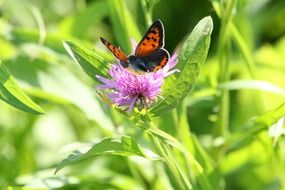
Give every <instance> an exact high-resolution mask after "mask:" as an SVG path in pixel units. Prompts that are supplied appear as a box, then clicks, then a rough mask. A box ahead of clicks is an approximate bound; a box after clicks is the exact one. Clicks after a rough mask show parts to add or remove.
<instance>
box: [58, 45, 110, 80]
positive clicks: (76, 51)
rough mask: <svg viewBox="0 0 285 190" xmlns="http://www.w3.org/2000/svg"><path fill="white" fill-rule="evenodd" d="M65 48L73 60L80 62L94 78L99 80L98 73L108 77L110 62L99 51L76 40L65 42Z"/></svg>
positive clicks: (85, 70)
mask: <svg viewBox="0 0 285 190" xmlns="http://www.w3.org/2000/svg"><path fill="white" fill-rule="evenodd" d="M63 45H64V48H65V49H66V51H67V52H68V54H69V55H70V56H71V57H72V58H73V60H74V61H75V62H76V63H78V64H79V65H80V66H81V67H82V69H83V70H84V72H85V73H86V74H88V75H89V76H90V77H91V78H92V79H94V80H95V81H98V79H97V78H96V75H100V76H103V77H108V74H107V69H108V62H107V60H105V59H104V57H102V56H101V55H100V54H99V53H97V52H95V51H90V50H88V49H87V48H85V47H83V46H80V45H79V44H77V43H75V42H70V41H66V42H63Z"/></svg>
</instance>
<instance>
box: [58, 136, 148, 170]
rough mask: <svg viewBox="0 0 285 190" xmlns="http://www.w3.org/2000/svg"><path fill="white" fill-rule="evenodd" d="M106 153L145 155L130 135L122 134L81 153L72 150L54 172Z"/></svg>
mask: <svg viewBox="0 0 285 190" xmlns="http://www.w3.org/2000/svg"><path fill="white" fill-rule="evenodd" d="M106 154H110V155H119V156H131V155H137V156H142V157H145V155H144V154H143V152H142V150H141V149H140V147H139V145H138V144H137V143H136V142H135V141H134V140H133V139H132V138H131V137H128V136H122V137H121V138H117V139H115V138H107V139H104V140H102V141H101V142H99V143H97V144H95V145H93V146H92V148H90V150H88V151H87V152H86V153H81V152H80V151H78V150H76V151H73V153H72V154H70V155H69V156H68V157H67V158H66V159H64V160H63V161H62V162H61V163H60V164H59V165H58V166H57V168H56V170H55V173H57V172H58V171H59V170H61V169H62V168H64V167H65V166H68V165H70V164H74V163H76V162H79V161H81V160H84V159H87V158H92V157H94V156H98V155H106Z"/></svg>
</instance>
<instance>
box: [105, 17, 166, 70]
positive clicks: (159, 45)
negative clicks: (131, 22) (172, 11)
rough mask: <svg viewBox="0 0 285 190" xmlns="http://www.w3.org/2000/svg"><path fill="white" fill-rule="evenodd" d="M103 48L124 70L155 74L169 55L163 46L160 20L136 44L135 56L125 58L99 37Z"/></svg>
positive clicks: (120, 51)
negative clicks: (103, 45)
mask: <svg viewBox="0 0 285 190" xmlns="http://www.w3.org/2000/svg"><path fill="white" fill-rule="evenodd" d="M100 40H101V41H102V43H103V44H105V46H107V48H108V49H109V50H110V51H111V52H112V53H113V54H114V56H115V57H116V58H117V59H119V60H120V64H121V65H122V66H123V67H124V68H129V69H132V70H134V71H138V72H156V71H157V70H159V69H161V68H163V67H164V66H165V65H166V63H167V62H168V60H169V53H168V51H167V50H165V49H164V48H163V46H164V29H163V24H162V23H161V21H160V20H156V21H155V22H154V23H153V24H152V25H151V26H150V27H149V29H148V30H147V32H146V34H145V35H144V37H143V38H142V40H141V41H140V43H139V44H138V46H137V48H136V50H135V55H129V56H126V54H125V53H124V52H123V51H122V50H120V49H119V48H118V47H116V46H114V45H113V44H111V43H110V42H108V41H107V40H105V39H104V38H102V37H100Z"/></svg>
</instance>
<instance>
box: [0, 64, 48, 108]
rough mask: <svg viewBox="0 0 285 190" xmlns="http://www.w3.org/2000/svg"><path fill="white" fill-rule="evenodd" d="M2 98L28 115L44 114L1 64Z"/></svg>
mask: <svg viewBox="0 0 285 190" xmlns="http://www.w3.org/2000/svg"><path fill="white" fill-rule="evenodd" d="M0 98H1V99H2V100H4V101H5V102H7V103H8V104H10V105H12V106H14V107H16V108H18V109H20V110H22V111H25V112H28V113H32V114H42V113H44V111H43V109H42V108H41V107H40V106H39V105H37V104H36V103H35V102H33V101H32V100H31V99H30V98H29V97H28V96H27V95H26V94H25V93H24V92H23V91H22V90H21V89H20V87H19V86H18V85H17V83H16V81H15V80H14V78H13V77H12V76H11V75H10V73H9V72H8V71H7V69H6V67H5V66H4V64H2V63H1V62H0Z"/></svg>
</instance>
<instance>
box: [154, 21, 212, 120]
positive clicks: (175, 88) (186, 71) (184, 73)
mask: <svg viewBox="0 0 285 190" xmlns="http://www.w3.org/2000/svg"><path fill="white" fill-rule="evenodd" d="M212 30H213V21H212V18H211V17H205V18H203V19H202V20H201V21H200V22H199V23H198V24H197V25H196V27H195V28H194V30H193V31H192V33H191V34H190V35H189V37H188V38H187V39H186V41H185V42H184V44H183V46H182V49H181V51H180V53H179V57H178V65H177V68H178V69H179V70H180V72H176V73H175V74H174V75H173V77H172V78H170V79H168V80H166V84H165V86H164V92H163V94H162V96H163V99H162V100H161V101H160V102H159V103H158V104H156V105H155V106H154V107H153V109H152V110H151V113H152V114H153V115H160V114H162V113H163V112H165V111H168V110H170V109H173V108H174V107H175V106H177V105H178V103H179V102H181V101H182V99H183V98H184V97H185V96H186V95H187V94H188V93H189V92H190V90H191V89H192V88H193V87H194V86H195V84H196V82H197V80H198V76H199V73H200V67H201V65H202V64H203V63H204V62H205V60H206V57H207V54H208V49H209V46H210V35H211V32H212Z"/></svg>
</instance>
